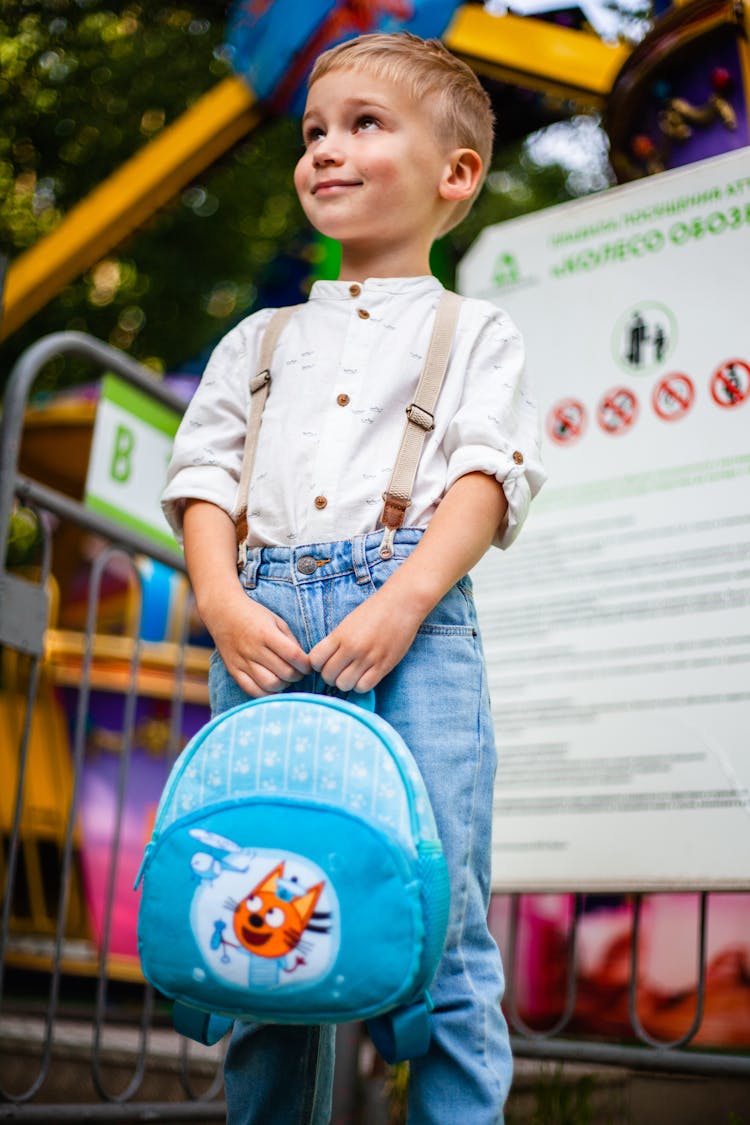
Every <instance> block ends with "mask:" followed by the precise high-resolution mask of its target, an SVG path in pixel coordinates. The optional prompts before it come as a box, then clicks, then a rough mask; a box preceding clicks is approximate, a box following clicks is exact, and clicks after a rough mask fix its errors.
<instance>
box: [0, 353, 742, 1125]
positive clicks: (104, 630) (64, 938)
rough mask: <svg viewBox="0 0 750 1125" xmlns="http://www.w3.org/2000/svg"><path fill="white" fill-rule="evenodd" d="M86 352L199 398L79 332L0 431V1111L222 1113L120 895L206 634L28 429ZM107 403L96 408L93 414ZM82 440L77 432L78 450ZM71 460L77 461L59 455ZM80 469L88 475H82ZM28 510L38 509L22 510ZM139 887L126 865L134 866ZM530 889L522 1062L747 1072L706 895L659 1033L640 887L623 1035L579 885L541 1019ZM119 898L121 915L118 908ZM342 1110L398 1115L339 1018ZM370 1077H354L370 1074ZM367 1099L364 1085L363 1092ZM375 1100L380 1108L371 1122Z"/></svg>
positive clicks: (206, 1057) (143, 550) (12, 390)
mask: <svg viewBox="0 0 750 1125" xmlns="http://www.w3.org/2000/svg"><path fill="white" fill-rule="evenodd" d="M60 354H70V355H75V356H77V357H79V358H81V359H83V360H85V361H87V362H89V363H90V364H91V366H92V373H93V374H99V373H100V372H102V371H111V372H114V373H115V374H117V375H118V376H120V377H121V378H123V379H125V380H126V381H128V382H129V383H131V384H132V385H134V386H135V387H137V388H138V389H139V390H141V391H144V392H145V393H147V394H148V395H150V396H152V397H153V398H154V399H156V400H157V401H159V402H160V403H162V404H163V405H164V406H167V407H170V408H173V409H175V410H177V411H180V412H181V411H182V409H183V406H184V403H183V401H182V399H181V398H180V397H179V396H177V395H176V394H175V393H174V392H172V391H171V390H169V389H168V388H167V387H166V386H165V385H164V384H162V383H160V382H158V381H157V380H155V379H154V378H153V377H152V376H151V374H150V373H149V372H148V371H147V370H146V369H145V368H143V367H141V366H140V365H138V364H136V363H135V362H133V361H132V360H130V359H129V358H128V357H127V356H124V355H123V354H122V353H120V352H118V351H115V350H114V349H112V348H110V347H108V346H106V345H104V344H102V343H100V342H98V341H96V340H93V339H91V338H89V337H87V336H84V335H82V334H79V333H60V334H56V335H54V336H50V337H47V338H45V339H43V340H41V341H39V342H38V343H37V344H36V345H34V346H33V347H32V348H30V349H29V350H28V351H27V352H26V353H25V354H24V355H23V356H22V358H21V359H20V361H19V362H18V364H17V365H16V367H15V369H14V371H13V373H12V376H11V378H10V381H9V384H8V388H7V391H6V394H5V399H4V409H3V419H2V431H1V435H0V652H1V655H2V665H1V666H0V724H1V725H0V833H1V835H2V851H1V852H0V885H2V889H3V909H2V921H1V923H0V925H1V929H0V945H1V948H2V960H1V961H0V1051H1V1056H0V1119H2V1120H27V1121H33V1120H37V1121H40V1120H47V1121H65V1120H74V1121H79V1122H82V1121H128V1120H162V1121H204V1122H209V1121H220V1120H223V1118H224V1116H225V1107H224V1104H223V1101H222V1080H221V1048H220V1047H219V1048H217V1049H210V1050H209V1049H206V1048H197V1047H195V1048H191V1047H189V1046H188V1044H187V1043H186V1041H184V1040H181V1039H180V1038H179V1037H178V1036H177V1035H176V1034H175V1033H174V1032H173V1031H172V1030H171V1025H170V1022H169V1013H168V1007H167V1005H166V1004H165V1003H164V1001H163V1000H162V998H160V997H159V996H157V995H155V994H154V992H153V990H152V989H151V988H150V986H148V985H147V984H146V983H145V982H144V981H143V978H142V976H141V974H140V970H139V966H138V961H137V955H136V954H135V952H134V950H133V948H132V945H131V947H128V948H126V949H123V942H124V938H125V936H127V935H126V933H125V931H126V930H127V927H128V925H129V923H128V920H127V919H128V916H130V917H131V918H132V914H133V907H132V903H133V901H134V896H133V898H132V899H131V900H130V907H129V909H128V908H127V906H126V907H125V908H123V895H124V889H123V888H124V887H125V886H126V884H127V879H128V877H130V876H131V875H132V872H130V871H129V869H128V862H132V861H133V855H134V854H135V852H137V849H138V847H140V848H141V850H142V847H143V845H144V844H145V836H144V832H143V825H142V823H141V824H140V825H139V826H138V831H140V833H141V835H140V837H138V834H137V832H136V839H135V847H134V843H133V824H132V813H133V808H132V804H133V795H135V803H136V804H137V805H138V808H139V809H140V810H141V815H142V814H143V809H144V808H145V809H148V807H149V802H151V803H153V804H154V805H155V802H156V799H157V798H158V791H159V786H160V784H161V783H163V779H164V778H165V777H166V773H167V771H168V768H169V766H170V765H171V762H172V761H173V760H174V759H175V757H176V756H177V754H178V753H179V751H180V749H181V748H182V746H183V745H184V743H185V741H186V740H187V738H188V737H189V734H190V732H191V724H192V726H196V724H197V725H200V722H201V721H202V719H203V718H205V717H207V714H208V712H207V694H206V683H205V681H206V674H207V665H208V651H209V650H208V648H207V647H206V644H205V638H202V637H201V636H200V626H199V624H198V623H197V622H196V619H195V614H194V607H193V603H192V600H191V597H190V593H189V589H188V586H187V580H186V578H185V576H184V563H183V561H182V558H181V556H179V555H178V554H176V553H174V552H172V551H170V550H168V549H167V548H163V549H162V548H159V547H156V546H154V544H153V543H152V542H151V541H150V540H149V539H147V538H146V537H143V536H141V535H139V534H138V533H136V532H133V531H129V530H125V529H123V528H122V527H121V526H119V525H118V524H117V523H115V522H113V521H111V520H109V519H107V518H105V517H104V516H102V515H100V514H98V513H97V512H94V511H92V510H91V509H90V508H88V507H87V506H86V505H85V503H84V502H83V500H82V493H83V490H82V482H81V481H80V479H78V480H77V481H76V480H74V479H73V478H75V473H72V472H69V473H68V474H67V479H68V481H69V482H70V480H71V479H73V484H72V485H71V486H70V487H68V489H67V491H65V488H64V487H61V486H60V485H59V482H57V479H56V474H58V470H60V472H61V473H62V476H63V477H65V470H66V469H68V468H69V466H68V465H67V464H66V462H67V460H68V459H70V458H73V459H75V460H77V461H79V460H82V461H83V462H85V459H86V456H85V455H86V443H87V441H90V421H89V424H88V432H86V429H85V427H84V430H83V431H82V432H81V433H80V434H78V436H77V437H76V432H75V431H74V430H71V432H70V433H68V435H67V436H68V442H67V444H66V443H65V442H61V443H60V446H59V449H58V448H56V447H53V446H54V443H53V442H52V439H51V438H50V436H49V435H46V440H45V435H44V433H42V436H41V438H39V437H38V435H37V438H38V440H37V445H38V446H39V442H41V449H42V453H43V455H44V456H43V457H42V460H45V461H46V463H47V464H48V465H51V474H50V479H52V480H53V483H52V484H51V483H50V482H49V480H45V479H42V478H43V477H44V473H40V472H38V471H36V469H35V471H34V472H29V471H24V470H25V465H26V462H29V461H30V462H31V464H32V467H34V457H33V456H30V455H29V453H28V449H27V445H28V443H27V441H26V440H25V437H26V436H27V435H26V434H25V427H26V426H27V423H28V417H29V415H28V410H27V408H28V402H29V396H30V392H31V389H32V387H33V385H34V382H35V380H36V378H37V376H38V375H39V373H40V372H41V371H42V369H43V368H44V367H45V365H46V364H47V363H48V362H49V361H50V360H52V359H53V358H54V357H56V356H59V355H60ZM92 412H93V407H92ZM71 442H72V443H73V444H72V445H71ZM58 460H61V461H62V464H57V463H56V461H58ZM79 477H80V473H79ZM29 512H31V513H33V515H32V516H30V517H29V515H28V513H29ZM12 517H13V518H14V519H15V520H16V521H18V520H19V519H22V518H27V519H28V520H29V527H30V529H31V532H30V533H31V534H36V533H37V530H38V544H37V546H36V548H35V550H34V551H33V552H32V554H31V556H30V557H29V558H27V559H25V560H24V562H23V563H22V564H19V565H15V566H11V565H7V564H6V552H7V548H8V537H9V527H10V525H11V519H12ZM154 564H158V565H160V566H162V567H166V568H169V574H170V575H171V576H172V577H171V578H170V580H169V582H170V585H169V590H170V595H169V596H170V607H171V611H172V612H171V617H170V619H169V622H168V625H165V627H164V634H163V635H160V636H159V637H158V638H156V639H154V637H153V636H149V635H148V633H147V630H144V614H145V607H146V604H147V601H148V585H149V568H152V567H153V566H154ZM131 882H132V879H131ZM521 901H522V896H514V898H513V899H512V900H511V902H510V911H509V914H508V919H509V921H508V925H507V927H505V928H504V932H503V933H502V934H500V935H498V936H499V937H500V942H501V945H502V946H503V947H504V952H505V959H506V969H507V975H508V980H509V988H508V996H507V1010H508V1016H509V1019H510V1022H511V1027H512V1029H513V1032H514V1035H513V1045H514V1052H515V1054H516V1055H517V1056H518V1057H526V1058H535V1059H552V1060H560V1061H570V1060H575V1061H576V1062H588V1063H596V1064H601V1063H604V1064H609V1065H616V1066H620V1067H627V1068H630V1069H636V1070H650V1071H661V1072H669V1073H675V1074H677V1073H690V1074H693V1075H695V1074H703V1075H722V1076H730V1077H742V1076H746V1077H750V1055H748V1053H739V1052H734V1053H732V1052H727V1051H723V1052H713V1051H705V1050H700V1051H699V1050H694V1049H691V1048H690V1044H691V1042H692V1041H693V1040H694V1039H695V1036H696V1035H697V1033H698V1031H699V1029H700V1026H701V1021H702V1016H703V1011H704V1004H705V997H706V988H707V984H706V933H707V924H708V915H709V905H710V901H711V897H710V896H708V895H706V894H703V895H701V896H700V898H699V908H698V910H697V911H696V938H695V945H696V1000H695V1014H694V1019H693V1021H692V1025H691V1026H690V1027H689V1028H686V1029H685V1032H684V1034H681V1035H680V1036H679V1037H677V1038H673V1039H671V1040H670V1041H666V1042H662V1041H659V1040H657V1039H656V1038H655V1037H654V1036H653V1035H652V1034H650V1033H649V1031H648V1030H647V1029H646V1027H645V1026H644V1024H643V1023H642V1021H641V1019H640V1017H639V1010H638V979H639V956H640V947H641V940H640V937H641V906H642V902H643V898H642V896H635V898H634V910H633V923H632V934H631V940H630V943H629V949H630V953H629V956H630V971H629V985H628V1004H629V1013H630V1025H631V1026H630V1030H631V1034H630V1035H629V1036H628V1037H627V1038H628V1040H629V1041H628V1042H626V1043H623V1042H618V1041H611V1040H607V1039H605V1038H602V1039H599V1040H598V1041H594V1040H593V1039H590V1038H589V1039H586V1038H582V1037H581V1036H580V1035H579V1034H576V1021H575V1012H576V999H577V992H576V990H577V981H578V977H577V972H576V943H577V935H578V927H579V917H580V914H581V908H582V905H583V900H582V898H581V896H575V900H574V909H573V910H572V911H571V919H572V920H571V925H570V927H569V932H568V935H567V941H566V943H565V944H566V949H565V954H564V959H565V962H566V965H567V971H566V974H565V983H564V987H563V994H564V995H563V999H562V1001H561V1003H560V1007H559V1011H558V1012H556V1014H555V1017H554V1019H553V1020H552V1021H551V1022H549V1023H548V1024H547V1025H546V1026H544V1027H541V1028H540V1027H536V1026H531V1025H530V1024H529V1022H527V1021H526V1018H525V1016H524V1014H523V1012H522V1006H521V1005H520V1004H519V999H518V996H519V989H518V985H519V977H520V971H521V970H520V969H519V967H518V955H517V954H518V950H519V949H520V948H521V947H522V944H523V941H524V933H523V926H522V924H521V920H520V919H521V914H520V906H521ZM123 909H124V913H123ZM338 1048H339V1055H338V1058H339V1062H338V1065H337V1080H336V1090H335V1111H334V1120H336V1121H341V1122H343V1121H347V1122H355V1121H361V1122H364V1121H367V1122H374V1121H375V1120H377V1121H384V1120H385V1118H384V1116H382V1111H377V1112H376V1111H375V1110H373V1111H372V1115H370V1116H366V1115H364V1114H365V1111H362V1110H361V1108H360V1109H358V1106H359V1107H361V1105H362V1102H363V1096H362V1095H363V1091H362V1084H361V1080H362V1073H363V1064H362V1059H363V1057H364V1058H365V1059H367V1058H369V1057H370V1056H368V1054H367V1051H366V1050H364V1051H363V1046H362V1037H361V1029H360V1028H358V1027H356V1026H349V1027H346V1028H341V1029H339V1040H338ZM358 1083H359V1086H358ZM364 1100H366V1099H364ZM378 1113H380V1116H378Z"/></svg>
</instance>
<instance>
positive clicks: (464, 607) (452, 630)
mask: <svg viewBox="0 0 750 1125" xmlns="http://www.w3.org/2000/svg"><path fill="white" fill-rule="evenodd" d="M419 632H420V633H433V634H438V635H439V634H444V635H447V636H463V637H476V636H477V635H478V632H479V630H478V628H477V618H476V611H475V609H474V598H473V596H472V593H471V585H469V587H468V589H467V588H466V586H465V584H464V580H463V579H461V581H460V582H457V583H456V585H455V586H453V587H451V589H450V590H449V591H448V593H447V594H445V595H444V597H442V598H441V599H440V601H439V602H438V604H437V605H436V606H435V608H434V609H433V610H431V611H430V613H428V614H427V616H426V617H425V619H424V621H423V622H422V624H421V625H420V627H419Z"/></svg>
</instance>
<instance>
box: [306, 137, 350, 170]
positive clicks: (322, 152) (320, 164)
mask: <svg viewBox="0 0 750 1125" xmlns="http://www.w3.org/2000/svg"><path fill="white" fill-rule="evenodd" d="M342 160H343V155H342V152H341V147H340V145H338V144H336V143H335V142H334V141H333V139H331V138H330V137H329V136H326V137H322V138H321V140H320V141H319V142H318V144H317V145H316V146H315V150H314V152H313V164H314V165H315V167H316V168H324V167H326V165H330V164H341V162H342Z"/></svg>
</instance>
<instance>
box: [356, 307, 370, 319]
mask: <svg viewBox="0 0 750 1125" xmlns="http://www.w3.org/2000/svg"><path fill="white" fill-rule="evenodd" d="M357 316H358V317H359V318H360V320H369V319H370V314H369V313H368V311H367V309H357Z"/></svg>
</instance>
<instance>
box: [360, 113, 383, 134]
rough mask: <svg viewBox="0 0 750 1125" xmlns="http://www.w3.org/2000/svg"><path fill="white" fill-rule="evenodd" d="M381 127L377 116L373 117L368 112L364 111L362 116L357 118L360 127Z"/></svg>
mask: <svg viewBox="0 0 750 1125" xmlns="http://www.w3.org/2000/svg"><path fill="white" fill-rule="evenodd" d="M379 127H380V122H379V121H378V119H377V117H372V116H371V115H370V114H368V113H363V114H362V116H361V117H358V118H357V128H358V129H365V130H367V129H378V128H379Z"/></svg>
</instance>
